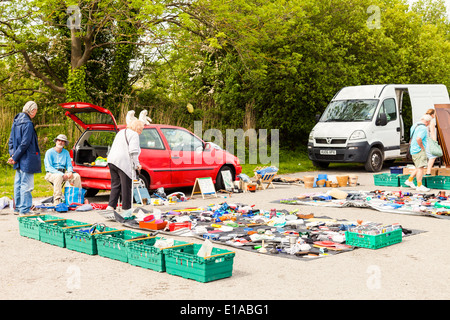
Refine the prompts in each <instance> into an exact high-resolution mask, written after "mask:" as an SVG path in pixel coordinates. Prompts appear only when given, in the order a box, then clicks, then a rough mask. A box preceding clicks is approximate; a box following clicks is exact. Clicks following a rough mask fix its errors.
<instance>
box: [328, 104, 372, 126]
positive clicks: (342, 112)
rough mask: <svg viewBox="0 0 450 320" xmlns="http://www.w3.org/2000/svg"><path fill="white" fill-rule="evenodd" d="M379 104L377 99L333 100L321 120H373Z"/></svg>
mask: <svg viewBox="0 0 450 320" xmlns="http://www.w3.org/2000/svg"><path fill="white" fill-rule="evenodd" d="M377 105H378V100H377V99H365V100H361V99H358V100H337V101H332V102H331V103H330V104H329V105H328V107H327V108H326V109H325V112H324V113H323V115H322V117H321V118H320V122H338V121H371V120H372V118H373V115H374V114H375V109H376V108H377Z"/></svg>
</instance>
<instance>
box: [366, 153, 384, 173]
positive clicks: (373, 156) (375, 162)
mask: <svg viewBox="0 0 450 320" xmlns="http://www.w3.org/2000/svg"><path fill="white" fill-rule="evenodd" d="M365 168H366V171H369V172H378V171H380V170H381V169H382V168H383V153H382V152H381V150H380V149H378V148H372V149H370V151H369V156H368V157H367V161H366V163H365Z"/></svg>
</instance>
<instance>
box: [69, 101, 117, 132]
mask: <svg viewBox="0 0 450 320" xmlns="http://www.w3.org/2000/svg"><path fill="white" fill-rule="evenodd" d="M60 105H61V107H63V108H64V109H65V110H66V113H65V115H66V116H68V117H69V118H71V119H72V120H73V121H75V123H76V124H78V125H79V126H81V127H82V128H83V129H84V130H92V129H96V130H114V131H116V132H117V131H118V129H117V123H116V119H114V116H113V114H112V113H111V111H109V110H108V109H105V108H102V107H99V106H96V105H93V104H90V103H87V102H66V103H61V104H60Z"/></svg>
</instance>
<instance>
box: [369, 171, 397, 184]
mask: <svg viewBox="0 0 450 320" xmlns="http://www.w3.org/2000/svg"><path fill="white" fill-rule="evenodd" d="M373 180H374V183H375V185H376V186H385V187H398V186H399V185H400V184H399V181H398V174H394V173H379V174H374V175H373Z"/></svg>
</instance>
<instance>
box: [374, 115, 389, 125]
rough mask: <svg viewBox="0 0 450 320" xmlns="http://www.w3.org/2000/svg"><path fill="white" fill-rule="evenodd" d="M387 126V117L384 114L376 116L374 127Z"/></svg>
mask: <svg viewBox="0 0 450 320" xmlns="http://www.w3.org/2000/svg"><path fill="white" fill-rule="evenodd" d="M386 124H387V117H386V113H384V112H383V113H380V114H379V115H378V118H377V121H376V122H375V125H377V126H385V125H386Z"/></svg>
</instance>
